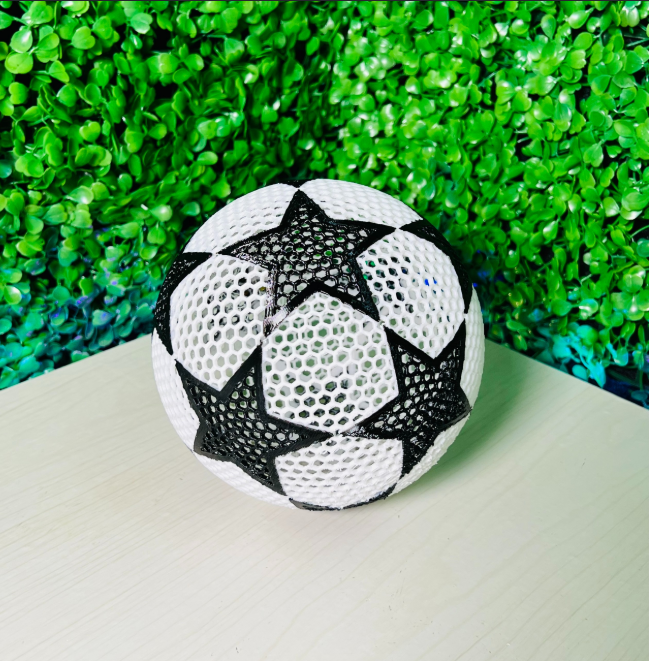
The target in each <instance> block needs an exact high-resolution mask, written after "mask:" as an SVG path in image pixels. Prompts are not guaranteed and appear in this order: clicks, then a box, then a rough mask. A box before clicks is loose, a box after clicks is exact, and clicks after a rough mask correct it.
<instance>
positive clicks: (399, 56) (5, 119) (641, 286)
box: [0, 1, 649, 405]
mask: <svg viewBox="0 0 649 661" xmlns="http://www.w3.org/2000/svg"><path fill="white" fill-rule="evenodd" d="M0 8H2V11H1V12H0V42H1V43H0V60H2V64H1V65H0V71H1V74H0V112H1V113H2V122H1V126H2V131H1V135H0V141H1V146H2V154H3V156H1V157H0V158H2V160H1V162H0V177H1V178H2V180H1V181H0V191H1V192H2V194H1V195H0V242H1V243H2V254H1V259H0V300H1V303H0V343H1V346H0V368H1V370H2V371H1V376H0V387H6V386H9V385H12V384H15V383H17V382H19V381H20V380H22V379H26V378H30V377H33V376H36V375H38V374H41V373H43V372H46V371H48V370H52V369H53V368H55V367H57V366H59V365H63V364H65V363H67V362H69V361H75V360H79V359H81V358H84V357H85V356H88V355H89V354H92V353H95V352H97V351H100V350H102V349H104V348H107V347H110V346H113V345H115V344H118V343H120V342H123V341H125V340H129V339H131V338H134V337H137V336H138V335H141V334H143V333H146V332H148V331H149V330H150V329H151V321H152V314H151V310H152V308H153V306H154V304H155V300H156V294H157V291H158V289H159V287H160V284H161V281H162V279H163V276H164V272H165V269H166V267H167V266H168V265H169V263H170V261H171V260H172V259H173V257H174V255H175V254H176V253H177V252H178V250H179V248H180V247H181V246H182V244H183V243H184V241H185V240H186V239H187V237H188V236H189V235H190V234H191V233H192V232H193V231H194V230H195V228H196V227H197V226H198V225H199V224H200V223H201V222H202V221H203V220H205V219H206V218H207V217H208V216H209V215H211V214H212V213H213V212H214V211H215V210H217V209H218V208H219V206H221V205H223V204H225V203H226V202H227V201H228V200H230V199H233V198H235V197H238V196H240V195H242V194H244V193H246V192H248V191H251V190H253V189H255V188H257V187H259V186H263V185H264V184H267V183H272V182H274V181H278V180H282V179H286V178H310V177H314V176H319V177H329V178H343V179H348V180H352V181H358V182H361V183H363V184H368V185H370V186H374V187H376V188H379V189H382V190H384V191H386V192H388V193H391V194H392V195H396V196H398V197H400V198H401V199H402V200H403V201H405V202H406V203H408V204H409V205H411V206H413V207H414V208H415V209H417V210H418V211H419V212H420V213H421V214H423V215H424V216H425V217H426V218H428V219H430V221H431V222H433V223H434V224H436V225H438V226H441V227H442V229H443V230H444V231H445V232H446V233H447V236H448V237H449V239H450V241H451V243H453V244H454V245H455V246H457V247H459V248H460V249H461V251H462V254H463V256H464V258H465V260H466V261H467V263H469V265H470V268H471V269H472V271H473V273H474V276H475V282H476V283H477V286H478V291H479V293H480V297H481V300H482V303H483V306H484V314H485V321H486V322H487V324H488V335H489V337H490V338H492V339H494V340H496V341H498V342H501V343H503V344H507V345H509V346H512V347H514V348H515V349H517V350H519V351H523V352H525V353H527V354H529V355H531V356H535V357H537V358H539V359H540V360H543V361H545V362H547V363H551V364H553V365H556V366H558V367H560V368H561V369H563V370H568V371H571V372H572V373H573V374H574V375H575V376H577V377H579V378H582V379H590V380H591V381H593V382H594V383H597V384H599V385H600V386H605V384H608V387H611V384H613V387H615V388H617V389H618V390H620V392H622V394H626V395H627V396H630V397H633V398H634V399H635V400H636V401H637V402H639V403H644V404H648V398H649V391H648V389H647V378H648V376H649V362H648V361H649V357H648V351H649V348H648V347H649V344H648V343H649V327H648V324H647V321H648V320H649V285H648V284H647V279H646V277H645V276H646V271H647V269H648V268H649V229H648V228H649V220H648V219H647V207H648V205H649V168H647V167H646V162H647V159H649V119H648V114H647V106H648V105H649V82H648V77H647V72H648V69H649V67H648V65H647V61H648V60H649V50H647V49H648V48H649V35H648V29H647V23H648V19H647V17H648V15H649V2H536V1H534V2H480V3H478V2H468V3H460V2H434V3H433V2H282V3H279V2H94V1H93V2H87V1H74V2H73V1H67V2H0ZM643 379H644V380H643ZM648 405H649V404H648Z"/></svg>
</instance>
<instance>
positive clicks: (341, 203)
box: [300, 179, 421, 227]
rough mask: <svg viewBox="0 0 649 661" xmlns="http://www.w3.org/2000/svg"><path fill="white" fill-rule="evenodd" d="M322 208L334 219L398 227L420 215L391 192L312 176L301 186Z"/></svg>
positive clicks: (413, 220) (418, 217)
mask: <svg viewBox="0 0 649 661" xmlns="http://www.w3.org/2000/svg"><path fill="white" fill-rule="evenodd" d="M300 190H302V191H304V192H305V193H306V194H307V195H308V196H309V197H310V198H311V199H312V200H313V201H314V202H315V203H316V204H318V205H319V206H320V207H321V208H322V210H323V211H324V212H325V213H326V214H327V215H328V216H329V218H335V219H337V220H361V221H366V222H370V223H379V224H381V225H389V226H390V227H401V226H402V225H406V224H408V223H413V222H415V221H417V220H421V219H420V216H419V215H418V214H417V213H416V212H415V211H413V210H412V209H411V208H410V207H408V206H406V205H405V204H404V203H403V202H400V201H399V200H397V199H395V198H394V197H392V196H391V195H387V194H386V193H382V192H381V191H377V190H374V189H373V188H369V187H368V186H361V185H360V184H355V183H352V182H350V181H336V180H333V179H314V180H312V181H308V182H307V183H306V184H303V185H302V186H301V187H300Z"/></svg>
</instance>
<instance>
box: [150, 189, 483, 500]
mask: <svg viewBox="0 0 649 661" xmlns="http://www.w3.org/2000/svg"><path fill="white" fill-rule="evenodd" d="M155 320H156V324H155V330H154V333H153V366H154V371H155V378H156V382H157V385H158V389H159V392H160V397H161V398H162V402H163V404H164V407H165V409H166V411H167V413H168V415H169V418H170V420H171V422H172V424H173V426H174V428H175V429H176V432H177V433H178V435H179V436H180V437H181V439H182V440H183V441H184V442H185V444H186V445H187V446H188V447H189V449H190V450H191V451H192V452H193V453H194V454H195V455H196V457H197V458H198V460H199V461H200V462H201V463H202V464H203V465H205V466H206V467H207V468H208V469H209V470H210V471H212V472H213V473H214V474H216V475H218V476H219V477H220V478H221V479H223V480H225V481H226V482H227V483H229V484H230V485H232V486H233V487H235V488H237V489H239V490H241V491H243V492H245V493H247V494H249V495H251V496H255V497H257V498H260V499H262V500H265V501H268V502H270V503H274V504H276V505H284V506H286V507H299V508H302V509H311V510H329V509H344V508H346V507H353V506H357V505H363V504H366V503H370V502H373V501H376V500H379V499H381V498H385V497H387V496H390V495H391V494H395V493H397V492H399V491H401V490H402V489H404V488H405V487H407V486H408V485H410V484H412V483H413V482H414V481H415V480H417V479H418V478H419V477H421V476H422V475H423V474H424V473H425V472H426V471H427V470H428V469H429V468H430V467H431V466H432V465H433V464H435V463H436V462H437V460H438V459H439V458H440V456H441V455H442V454H443V453H444V451H445V450H446V449H447V448H448V446H449V445H450V443H452V442H453V440H454V439H455V438H456V436H457V435H458V434H459V432H460V430H461V429H462V426H463V425H464V424H465V422H466V421H467V418H468V416H469V414H470V412H471V408H472V406H473V404H474V402H475V400H476V397H477V394H478V389H479V386H480V379H481V376H482V366H483V357H484V329H483V324H482V316H481V312H480V303H479V301H478V297H477V295H476V293H475V291H474V290H473V287H472V285H471V282H470V280H469V279H468V276H467V275H466V273H465V271H464V269H463V267H462V265H461V262H459V261H458V259H457V257H456V256H455V254H454V253H453V251H452V249H451V248H450V246H449V245H448V243H447V242H446V240H445V239H444V237H443V236H442V235H441V234H440V233H439V232H438V231H437V230H436V229H435V228H434V227H433V226H432V225H431V224H430V223H428V222H427V221H426V220H424V219H422V218H421V217H420V216H419V215H418V214H417V213H415V212H414V211H413V210H412V209H410V208H409V207H407V206H406V205H405V204H403V203H401V202H399V201H398V200H396V199H394V198H392V197H390V196H389V195H386V194H385V193H381V192H378V191H375V190H373V189H371V188H367V187H365V186H361V185H358V184H353V183H348V182H341V181H331V180H325V179H316V180H311V181H306V182H291V183H286V184H276V185H273V186H268V187H267V188H262V189H260V190H257V191H254V192H252V193H249V194H248V195H244V196H243V197H241V198H239V199H238V200H236V201H235V202H233V203H231V204H229V205H228V206H226V207H225V208H223V209H221V210H220V211H219V212H218V213H216V214H215V215H214V216H212V217H211V218H210V219H209V220H208V221H207V222H205V223H204V224H203V226H202V227H201V228H200V229H199V230H198V231H197V232H196V234H195V235H194V236H193V237H192V239H191V240H190V241H189V243H188V244H187V246H186V247H185V249H184V251H183V252H182V253H181V254H180V255H178V257H177V259H176V260H175V262H174V263H173V264H172V266H171V267H170V269H169V272H168V274H167V278H166V280H165V282H164V285H163V287H162V290H161V293H160V298H159V300H158V304H157V308H156V312H155Z"/></svg>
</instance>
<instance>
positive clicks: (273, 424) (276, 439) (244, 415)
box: [176, 347, 331, 494]
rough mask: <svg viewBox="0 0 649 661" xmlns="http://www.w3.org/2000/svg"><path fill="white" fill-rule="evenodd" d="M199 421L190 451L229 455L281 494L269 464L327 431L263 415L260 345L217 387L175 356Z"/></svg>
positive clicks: (222, 457) (216, 456)
mask: <svg viewBox="0 0 649 661" xmlns="http://www.w3.org/2000/svg"><path fill="white" fill-rule="evenodd" d="M176 369H177V370H178V374H179V375H180V379H181V381H182V383H183V387H184V389H185V392H186V393H187V396H188V398H189V403H190V404H191V406H192V408H193V409H194V411H195V412H196V415H197V416H198V419H199V421H200V425H199V428H198V431H197V433H196V439H195V441H194V452H197V453H198V454H202V455H205V456H206V457H211V458H212V459H218V460H221V461H231V462H232V463H234V464H236V465H237V466H239V467H240V468H241V469H242V470H244V471H245V472H246V473H248V475H250V477H252V478H254V479H255V480H257V481H258V482H260V483H261V484H263V485H264V486H266V487H268V488H269V489H272V490H273V491H276V492H277V493H280V494H284V491H283V489H282V485H281V483H280V481H279V476H278V475H277V469H276V468H275V458H276V457H277V456H278V455H280V454H286V453H287V452H293V451H295V450H298V449H300V448H303V447H306V446H307V445H311V444H312V443H316V442H317V441H325V440H326V439H328V438H330V437H331V434H329V433H327V432H323V431H318V430H315V429H309V428H308V427H301V426H298V425H294V424H292V423H290V422H285V421H284V420H280V419H278V418H274V417H273V416H270V415H268V413H267V412H266V405H265V398H264V390H263V386H262V381H261V375H262V372H261V347H257V349H255V350H254V351H253V353H252V354H251V355H250V357H249V358H248V359H247V360H246V361H245V362H244V363H243V365H241V367H240V368H239V369H238V370H237V371H236V373H235V374H234V376H233V377H232V378H231V379H230V380H229V381H228V383H227V384H226V386H225V387H224V388H223V390H215V389H214V388H211V387H210V386H208V385H207V384H205V383H203V382H202V381H199V380H198V379H196V378H195V377H194V376H192V375H191V374H190V373H189V372H188V371H187V370H186V369H185V368H184V367H183V366H182V365H181V364H180V363H178V362H176Z"/></svg>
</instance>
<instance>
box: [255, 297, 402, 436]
mask: <svg viewBox="0 0 649 661" xmlns="http://www.w3.org/2000/svg"><path fill="white" fill-rule="evenodd" d="M262 372H263V384H264V394H265V397H266V409H267V410H268V412H269V413H270V414H272V415H274V416H276V417H278V418H281V419H283V420H289V421H291V422H296V423H299V424H303V425H307V426H310V427H318V428H321V429H326V430H327V431H331V432H334V433H335V432H339V431H343V430H345V429H349V428H350V427H352V426H353V425H354V424H355V423H357V422H358V421H360V420H361V419H364V418H367V417H368V416H369V415H370V414H372V413H374V412H375V411H377V410H378V409H379V408H381V406H383V405H384V404H386V403H387V402H389V401H390V400H392V399H394V398H395V397H396V395H397V382H396V375H395V372H394V365H393V364H392V356H391V354H390V348H389V346H388V342H387V338H386V337H385V332H384V331H383V327H382V326H381V324H379V323H378V322H376V321H374V320H373V319H371V318H370V317H368V316H367V315H365V314H363V313H362V312H359V311H358V310H354V309H353V308H352V307H351V306H350V305H347V304H345V303H342V302H341V301H340V300H338V299H337V298H333V297H332V296H329V295H327V294H323V293H317V294H314V295H313V296H311V297H309V298H308V299H307V300H306V301H305V302H304V303H303V304H302V305H301V306H300V307H299V308H297V309H296V310H294V311H293V312H292V313H291V314H290V315H288V317H286V319H284V321H282V322H281V323H280V324H279V326H278V327H277V328H276V329H275V330H274V331H273V333H272V334H271V335H269V336H268V339H267V341H266V342H265V343H264V345H263V364H262Z"/></svg>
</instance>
